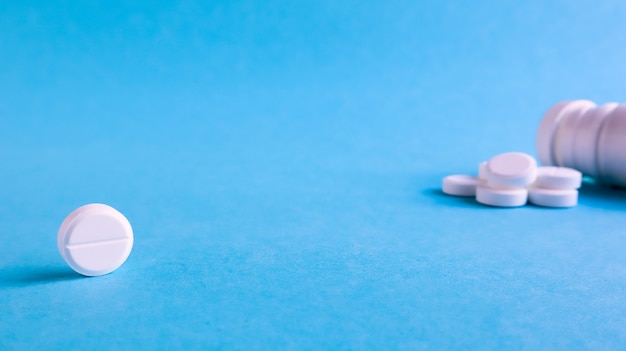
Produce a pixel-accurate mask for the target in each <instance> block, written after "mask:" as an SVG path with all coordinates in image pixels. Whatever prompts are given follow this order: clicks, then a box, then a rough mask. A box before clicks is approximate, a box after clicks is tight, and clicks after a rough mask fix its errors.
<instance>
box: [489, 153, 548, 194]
mask: <svg viewBox="0 0 626 351" xmlns="http://www.w3.org/2000/svg"><path fill="white" fill-rule="evenodd" d="M486 176H487V182H488V183H489V185H491V186H493V187H499V188H525V187H527V186H528V185H530V184H532V183H533V182H534V181H535V178H536V177H537V162H536V161H535V159H534V158H533V157H532V156H530V155H528V154H524V153H521V152H507V153H503V154H500V155H497V156H495V157H493V158H492V159H491V160H489V162H488V163H487V172H486Z"/></svg>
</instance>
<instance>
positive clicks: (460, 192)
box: [441, 174, 481, 196]
mask: <svg viewBox="0 0 626 351" xmlns="http://www.w3.org/2000/svg"><path fill="white" fill-rule="evenodd" d="M480 183H481V180H480V179H478V177H474V176H471V175H464V174H454V175H450V176H447V177H445V178H443V184H442V187H441V190H442V191H443V192H444V193H446V194H448V195H456V196H474V195H476V186H478V184H480Z"/></svg>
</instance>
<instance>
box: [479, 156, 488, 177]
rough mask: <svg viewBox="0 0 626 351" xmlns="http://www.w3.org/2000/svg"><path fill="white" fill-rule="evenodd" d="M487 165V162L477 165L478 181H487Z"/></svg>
mask: <svg viewBox="0 0 626 351" xmlns="http://www.w3.org/2000/svg"><path fill="white" fill-rule="evenodd" d="M487 163H488V162H487V161H483V162H481V163H480V164H478V178H479V179H480V180H484V181H486V180H487V172H489V170H487Z"/></svg>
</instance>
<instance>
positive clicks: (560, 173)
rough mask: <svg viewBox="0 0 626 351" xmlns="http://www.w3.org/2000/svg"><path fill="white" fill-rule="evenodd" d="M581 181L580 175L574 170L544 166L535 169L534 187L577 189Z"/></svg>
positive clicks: (581, 176)
mask: <svg viewBox="0 0 626 351" xmlns="http://www.w3.org/2000/svg"><path fill="white" fill-rule="evenodd" d="M582 179H583V175H582V173H580V172H579V171H577V170H575V169H572V168H567V167H553V166H545V167H539V168H537V179H536V180H535V184H534V186H535V187H537V188H544V189H578V188H580V184H581V182H582Z"/></svg>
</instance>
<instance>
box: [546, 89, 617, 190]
mask: <svg viewBox="0 0 626 351" xmlns="http://www.w3.org/2000/svg"><path fill="white" fill-rule="evenodd" d="M536 146H537V154H538V156H539V160H540V161H541V163H542V164H543V165H546V166H560V167H569V168H574V169H577V170H579V171H581V172H582V173H583V174H584V175H587V176H590V177H592V178H594V179H595V180H596V181H598V182H600V183H604V184H610V185H618V186H622V187H626V104H617V103H609V104H605V105H602V106H597V105H596V104H594V103H593V102H591V101H587V100H576V101H565V102H560V103H558V104H556V105H554V106H552V107H551V108H550V109H549V110H548V111H547V112H546V114H545V115H544V117H543V119H542V120H541V123H540V124H539V130H538V131H537V140H536Z"/></svg>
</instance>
